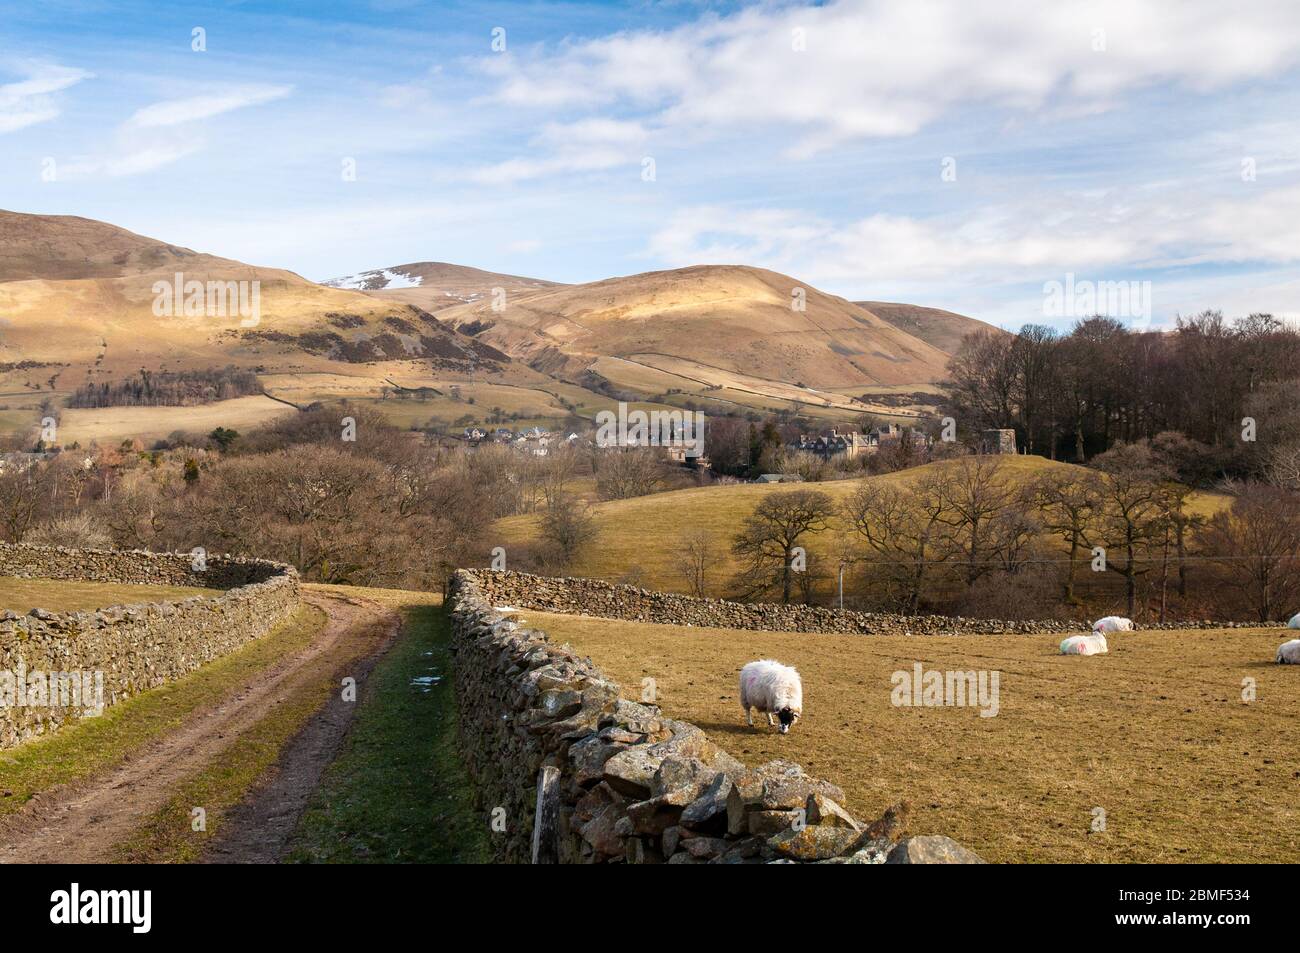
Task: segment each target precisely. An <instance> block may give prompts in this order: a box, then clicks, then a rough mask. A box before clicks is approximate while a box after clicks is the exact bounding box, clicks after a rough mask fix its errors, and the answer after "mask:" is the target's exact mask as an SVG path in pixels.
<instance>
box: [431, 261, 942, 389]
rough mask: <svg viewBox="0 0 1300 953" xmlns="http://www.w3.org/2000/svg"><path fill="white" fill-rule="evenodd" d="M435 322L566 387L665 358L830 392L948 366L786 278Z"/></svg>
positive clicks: (740, 273)
mask: <svg viewBox="0 0 1300 953" xmlns="http://www.w3.org/2000/svg"><path fill="white" fill-rule="evenodd" d="M796 302H798V303H801V304H802V305H803V307H802V308H800V307H795V306H794V305H795V303H796ZM439 317H440V318H441V319H445V320H446V321H448V322H449V323H451V324H453V325H455V326H456V327H460V328H464V329H467V330H469V329H472V330H473V332H474V333H475V334H476V335H477V336H479V337H480V338H481V339H483V340H486V341H488V342H489V343H491V344H492V345H493V346H495V347H497V348H500V349H501V350H504V351H506V352H507V353H508V354H510V355H511V356H513V357H516V358H518V359H520V360H525V361H528V362H529V363H531V364H532V365H533V366H534V367H546V368H547V369H548V370H562V371H563V372H564V375H565V376H566V377H569V378H573V377H575V376H576V375H577V374H579V373H581V372H582V371H583V370H585V369H586V368H587V367H588V366H589V365H590V364H591V363H592V362H593V361H595V360H597V359H598V358H602V357H621V358H626V359H629V360H632V361H636V362H638V363H642V364H648V365H650V366H652V367H658V366H660V363H661V362H662V361H663V359H665V358H667V359H672V360H674V361H684V362H687V363H688V364H689V366H690V368H691V369H692V371H694V372H703V373H705V374H707V373H710V372H712V373H717V374H720V375H727V374H744V375H750V376H752V377H755V378H760V379H762V380H765V381H769V382H784V383H786V384H793V385H798V386H805V385H806V386H808V387H818V388H830V387H837V386H845V385H849V384H898V383H908V382H925V381H934V380H939V379H941V378H942V376H943V374H944V369H945V367H946V365H947V361H948V356H947V355H946V354H944V353H943V352H942V351H940V350H938V349H937V348H934V347H932V346H931V345H929V344H926V343H925V342H924V341H921V340H919V339H918V338H915V337H913V336H911V335H910V334H907V333H906V332H904V331H900V330H899V329H898V328H896V327H895V326H894V325H892V324H890V323H889V322H888V321H885V320H883V319H882V318H878V317H876V316H875V315H874V314H872V313H870V312H869V311H865V310H863V309H862V308H859V307H858V306H857V305H855V304H853V303H852V302H849V301H845V300H844V299H843V298H838V297H835V296H833V295H828V294H825V293H823V292H820V291H818V290H817V289H816V288H812V287H809V286H808V284H807V283H806V282H802V281H799V280H798V279H796V278H793V277H791V276H788V275H781V274H778V273H776V272H773V271H767V270H765V269H761V268H750V267H744V266H739V265H700V266H695V267H690V268H679V269H675V270H670V271H655V272H647V273H645V274H639V275H629V276H626V277H620V278H609V279H606V280H604V281H595V282H591V283H589V284H584V285H572V286H566V287H560V288H549V289H546V290H543V291H537V292H532V293H529V294H522V295H518V296H516V297H514V298H513V299H511V300H509V302H508V303H507V305H506V307H505V309H504V310H499V311H494V310H493V309H492V308H491V306H490V303H488V302H484V301H476V302H473V303H470V304H466V305H462V306H460V307H457V308H451V309H448V310H446V311H442V312H439ZM668 370H670V371H677V370H679V368H676V367H669V368H668ZM718 383H726V382H725V381H724V380H721V379H719V381H718Z"/></svg>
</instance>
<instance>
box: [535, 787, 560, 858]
mask: <svg viewBox="0 0 1300 953" xmlns="http://www.w3.org/2000/svg"><path fill="white" fill-rule="evenodd" d="M559 819H560V769H559V768H557V767H555V766H554V765H550V764H548V765H543V767H542V770H541V771H539V772H538V773H537V810H536V811H535V813H534V814H533V863H535V864H558V863H559V862H560V856H559V850H558V845H557V841H558V834H559V831H558V830H557V824H558V823H559Z"/></svg>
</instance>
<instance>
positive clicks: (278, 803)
mask: <svg viewBox="0 0 1300 953" xmlns="http://www.w3.org/2000/svg"><path fill="white" fill-rule="evenodd" d="M304 598H305V599H306V601H307V602H309V603H311V604H313V605H316V606H319V607H320V608H321V609H323V610H324V611H325V612H326V613H327V614H328V616H329V621H328V622H327V623H326V625H325V626H324V628H322V630H321V631H320V633H319V634H318V635H317V637H316V639H315V641H313V642H312V644H311V645H310V646H308V647H307V648H306V649H305V650H303V651H302V652H300V653H298V654H297V655H293V656H290V657H288V658H285V659H281V660H280V661H278V662H276V663H275V664H274V665H272V666H271V667H269V668H267V669H263V670H262V671H261V672H259V673H258V674H257V675H256V677H255V680H252V681H250V682H248V683H246V684H244V685H242V686H241V687H240V688H239V689H238V690H237V691H235V692H233V693H232V694H231V695H229V696H227V697H226V698H225V699H224V700H223V701H222V702H221V703H220V704H218V705H216V706H214V707H211V708H208V709H206V710H204V711H202V712H200V713H199V714H197V715H196V716H195V717H193V718H191V719H190V720H188V721H187V722H186V723H185V724H183V725H181V726H180V727H178V728H177V729H175V730H174V731H172V732H170V733H168V734H166V735H164V736H163V737H161V738H158V739H156V740H155V741H153V742H151V743H150V744H148V745H146V746H145V747H144V748H143V750H141V751H139V752H136V753H134V754H133V755H132V756H131V757H130V758H128V759H127V760H126V761H124V762H123V763H121V764H119V765H117V766H116V767H114V768H111V769H109V770H108V771H106V772H104V773H102V774H100V775H98V776H95V777H92V778H89V779H86V780H84V781H80V782H77V783H75V784H72V785H68V786H66V787H62V788H57V789H54V790H52V791H48V792H44V793H43V794H42V795H41V797H39V798H36V799H33V800H32V801H31V802H30V803H29V804H27V805H26V806H25V807H24V808H23V810H21V811H19V812H17V813H16V814H13V815H11V816H9V817H6V818H4V819H3V820H0V863H102V862H105V861H107V860H109V859H111V852H112V850H113V848H114V846H115V845H116V844H118V843H120V842H121V841H123V840H124V839H126V838H127V837H128V836H129V835H130V834H131V832H132V831H133V830H134V829H135V828H136V826H137V825H139V824H140V823H141V822H142V821H143V820H144V819H145V818H147V817H148V816H149V815H150V814H152V813H153V812H154V811H156V810H157V809H158V808H160V807H161V806H162V805H163V804H164V803H166V801H167V800H168V798H169V796H170V794H171V792H172V790H173V789H174V788H175V786H176V785H177V784H178V783H180V782H182V781H183V780H184V779H186V778H187V777H189V776H190V775H192V774H194V773H196V772H198V771H200V770H201V769H202V768H204V767H205V766H206V765H208V764H211V763H212V762H213V761H214V760H216V759H218V758H219V757H220V756H221V752H222V751H223V750H225V749H226V748H227V747H228V746H229V745H230V744H231V743H232V742H233V741H234V740H235V739H236V738H238V737H239V735H240V734H241V733H243V732H245V731H247V730H248V729H249V728H251V727H252V726H253V725H255V724H257V722H258V721H260V720H261V719H262V718H264V717H265V716H266V715H267V714H268V713H270V712H271V711H272V709H274V707H275V706H276V705H277V704H279V703H280V702H281V701H282V700H283V699H284V698H286V697H288V696H289V695H290V694H291V693H292V692H293V691H294V689H295V688H296V687H297V686H299V685H300V684H301V683H302V682H303V681H305V680H307V679H311V678H318V677H320V674H321V672H323V671H326V672H327V671H328V670H329V669H331V668H334V667H335V666H336V665H342V664H345V663H347V662H348V661H349V660H355V659H358V648H361V649H362V651H361V653H360V654H361V660H360V661H359V662H358V667H359V668H360V669H362V670H361V671H358V673H357V678H358V682H359V683H360V682H361V680H362V678H363V677H364V675H365V674H368V673H369V670H370V667H371V666H372V665H373V661H374V659H375V658H376V657H377V656H378V655H379V654H380V653H381V652H382V650H383V649H384V648H385V647H387V645H388V644H389V643H390V642H391V641H392V637H393V636H394V635H395V633H396V630H397V617H396V615H395V614H394V613H392V612H391V611H389V610H387V609H385V608H383V607H382V606H380V605H378V604H377V603H374V602H371V601H369V600H365V599H356V598H352V597H344V596H338V595H333V594H328V593H307V594H305V596H304ZM359 643H363V644H360V645H359ZM355 708H356V706H355V705H346V706H344V705H342V704H341V703H338V702H337V697H336V698H335V700H332V701H330V702H328V703H327V704H326V705H325V706H324V707H323V708H322V709H321V710H320V711H318V712H316V713H315V714H314V715H313V716H312V717H311V720H310V721H309V722H308V724H307V726H306V727H305V728H304V730H303V731H302V732H301V733H300V735H299V736H298V737H296V738H295V739H293V740H292V741H291V742H289V744H287V745H286V746H285V749H284V751H283V752H282V753H281V760H280V763H279V764H278V765H277V768H276V769H275V770H274V771H273V776H272V777H271V778H269V779H266V783H264V784H263V785H262V786H261V787H259V789H258V790H256V791H254V792H253V793H252V794H251V795H250V796H249V798H248V799H247V801H246V802H245V803H244V804H242V805H240V806H239V807H238V808H236V809H235V811H233V812H232V815H231V817H232V819H233V820H235V821H236V823H235V824H232V825H231V827H232V829H234V830H236V831H238V832H240V833H239V834H238V835H237V836H238V840H235V839H233V838H232V839H231V840H230V841H228V842H224V846H225V848H226V849H225V850H224V851H223V853H225V854H226V856H221V855H219V854H218V855H216V856H214V858H213V859H215V860H218V861H221V860H230V861H252V862H257V861H273V860H275V859H276V857H277V856H278V853H277V850H278V848H277V846H276V845H279V847H282V846H283V843H284V840H285V838H287V836H288V834H289V833H290V832H291V831H292V828H293V824H294V823H295V822H296V820H297V817H298V815H299V814H300V813H301V811H302V807H303V805H304V804H305V803H306V800H307V797H308V796H309V795H310V793H311V791H312V790H314V788H315V786H316V783H317V782H318V780H319V778H320V773H321V771H323V770H324V768H325V766H326V765H327V764H328V763H329V761H330V760H332V758H333V756H334V753H335V752H336V751H337V748H338V744H339V743H341V741H342V739H343V737H344V735H345V734H346V732H347V727H348V725H349V724H350V722H351V717H352V713H353V712H354V711H355ZM241 819H242V823H240V821H241ZM258 825H263V826H265V827H266V828H267V830H266V835H267V836H266V843H264V844H262V845H260V846H258V847H253V846H251V845H253V844H255V842H256V841H257V840H258V839H259V836H258V835H259V834H260V833H261V831H260V830H258V829H254V828H255V827H257V826H258Z"/></svg>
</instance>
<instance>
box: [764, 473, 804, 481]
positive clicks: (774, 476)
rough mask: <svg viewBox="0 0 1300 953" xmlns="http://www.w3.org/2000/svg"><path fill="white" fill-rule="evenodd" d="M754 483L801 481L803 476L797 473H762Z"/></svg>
mask: <svg viewBox="0 0 1300 953" xmlns="http://www.w3.org/2000/svg"><path fill="white" fill-rule="evenodd" d="M754 482H755V483H802V482H803V477H801V476H800V475H799V474H797V473H764V474H763V475H762V476H760V477H759V478H758V479H757V480H755V481H754Z"/></svg>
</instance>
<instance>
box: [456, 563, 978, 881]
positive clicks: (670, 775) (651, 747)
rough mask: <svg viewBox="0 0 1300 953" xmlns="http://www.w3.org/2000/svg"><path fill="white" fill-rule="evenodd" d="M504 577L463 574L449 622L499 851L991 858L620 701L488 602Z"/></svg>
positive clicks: (640, 856)
mask: <svg viewBox="0 0 1300 953" xmlns="http://www.w3.org/2000/svg"><path fill="white" fill-rule="evenodd" d="M497 576H498V574H493V573H479V572H471V571H465V570H462V571H460V572H458V573H457V574H456V576H455V578H454V579H453V580H452V600H453V602H452V611H451V623H452V639H453V641H452V644H453V649H454V651H455V656H456V693H457V700H458V704H459V709H460V732H461V741H462V745H461V750H462V756H463V757H464V759H465V762H466V764H467V766H468V768H469V770H470V773H471V775H472V776H473V778H474V780H475V782H476V798H477V801H478V807H479V808H480V809H481V810H482V811H483V812H484V816H485V817H491V818H492V819H493V820H494V821H497V822H499V823H497V824H496V825H495V826H494V830H497V833H495V834H494V835H493V836H494V837H495V841H494V843H495V852H496V855H497V859H498V860H501V861H506V862H516V863H527V862H529V861H534V862H558V863H663V862H666V863H670V864H702V863H739V864H745V863H767V862H791V863H814V862H822V863H854V864H862V863H867V864H874V863H936V862H937V863H979V862H981V861H980V858H979V857H978V856H976V855H975V854H973V853H972V852H971V851H969V850H966V849H965V848H963V847H961V845H959V844H957V843H956V842H955V841H952V840H951V839H949V838H947V837H943V836H921V837H905V836H904V835H905V832H906V827H907V822H908V815H909V813H910V809H909V807H908V806H907V804H906V803H905V802H903V803H899V804H896V805H894V806H893V807H891V808H890V809H889V810H888V811H886V812H885V814H884V815H883V816H881V817H880V818H879V819H877V820H875V821H873V822H871V823H869V824H867V823H863V822H861V821H860V820H858V819H857V818H854V817H853V816H852V815H850V814H849V812H848V811H846V810H845V809H844V808H843V807H842V806H841V805H842V804H843V802H844V794H843V792H842V791H841V790H840V789H839V788H838V787H836V786H835V785H834V784H832V783H830V782H828V781H822V780H819V779H816V778H812V777H809V776H808V775H807V774H806V773H805V772H804V770H803V769H802V768H801V767H800V766H799V765H797V764H794V763H792V762H788V761H771V762H768V763H767V764H764V765H761V766H759V767H757V768H754V769H752V770H751V769H748V768H746V767H745V766H744V765H743V764H741V763H740V762H739V761H737V760H736V759H735V758H733V757H732V756H731V755H729V754H728V753H727V752H726V751H723V750H722V749H721V748H719V747H718V746H717V745H715V744H714V743H713V742H711V741H710V740H709V738H708V737H707V736H706V735H705V733H704V731H703V730H701V729H700V728H699V727H697V726H696V725H692V724H690V723H688V722H683V721H677V720H675V719H672V718H669V717H667V716H665V715H664V714H663V713H662V712H661V711H660V710H659V709H658V708H657V707H655V706H653V705H643V704H640V703H637V702H632V701H628V700H627V699H624V698H621V697H620V691H619V686H618V684H617V683H615V682H614V681H612V680H610V679H609V678H608V677H606V676H605V675H604V673H602V672H601V670H600V669H599V668H597V667H596V666H595V665H594V664H593V663H592V662H591V660H590V659H584V658H581V657H579V656H578V655H576V654H575V653H573V652H571V651H569V650H568V649H565V648H561V647H556V646H554V645H552V644H551V643H550V642H549V641H548V639H547V636H546V633H544V632H541V631H539V630H536V629H529V628H525V627H524V626H522V625H521V624H520V623H519V622H518V620H517V619H515V618H512V617H511V616H510V613H509V612H508V611H498V610H497V609H496V608H494V606H496V605H498V604H499V603H498V597H499V596H500V595H501V592H500V590H499V589H494V588H493V587H492V586H491V585H490V583H491V581H492V580H493V579H496V578H497ZM529 578H535V577H529ZM520 601H522V600H519V599H515V600H514V602H515V603H518V602H520Z"/></svg>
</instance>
